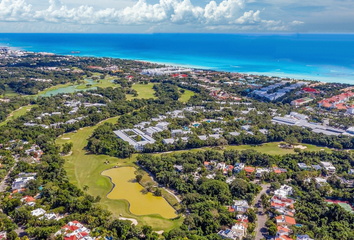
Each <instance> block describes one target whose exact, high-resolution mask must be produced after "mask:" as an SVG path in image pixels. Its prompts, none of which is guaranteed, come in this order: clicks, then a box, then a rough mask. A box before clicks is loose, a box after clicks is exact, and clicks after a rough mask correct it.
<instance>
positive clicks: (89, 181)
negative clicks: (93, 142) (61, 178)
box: [57, 117, 183, 231]
mask: <svg viewBox="0 0 354 240" xmlns="http://www.w3.org/2000/svg"><path fill="white" fill-rule="evenodd" d="M117 120H118V117H116V118H111V119H108V120H106V121H105V122H111V123H115V122H116V121H117ZM102 123H103V122H102ZM102 123H100V124H102ZM100 124H97V125H96V126H93V127H86V128H83V129H80V130H78V131H77V132H76V133H74V132H72V133H67V134H64V135H63V136H60V137H59V138H58V139H57V144H60V145H61V144H63V143H65V142H73V143H74V147H73V151H72V155H70V156H67V157H64V159H65V160H66V163H65V169H66V171H67V174H68V177H69V179H70V181H71V182H72V183H73V184H75V185H76V186H78V187H80V188H83V187H84V186H85V185H87V186H88V187H89V189H88V193H89V194H91V195H93V196H100V197H101V201H100V204H101V205H102V206H103V207H104V208H105V209H107V210H109V211H110V212H112V213H113V215H114V217H119V216H120V215H122V216H123V217H127V218H134V219H136V220H137V221H138V222H139V224H142V225H143V224H148V225H150V226H152V227H153V229H154V230H165V231H166V230H170V229H173V228H174V227H176V226H179V225H180V224H182V221H183V218H177V219H175V220H170V219H165V218H163V217H161V216H160V215H157V214H154V215H143V216H137V215H134V214H132V213H131V212H130V211H129V204H128V202H127V201H126V200H113V199H109V198H107V197H106V195H107V194H108V193H109V192H110V191H111V189H112V186H113V185H112V183H111V181H110V179H109V178H108V177H106V176H103V175H101V173H102V172H103V171H105V170H107V169H110V168H112V167H114V166H130V167H135V168H138V167H137V166H136V164H135V161H136V155H133V156H132V157H131V158H130V159H119V158H115V157H110V156H105V155H94V154H87V152H86V151H85V149H84V147H85V146H86V145H87V138H89V137H90V136H91V135H92V132H93V131H94V129H96V128H97V127H98V126H99V125H100ZM105 161H109V164H105V163H104V162H105ZM149 179H150V177H149V176H148V175H147V173H145V175H144V178H143V181H149Z"/></svg>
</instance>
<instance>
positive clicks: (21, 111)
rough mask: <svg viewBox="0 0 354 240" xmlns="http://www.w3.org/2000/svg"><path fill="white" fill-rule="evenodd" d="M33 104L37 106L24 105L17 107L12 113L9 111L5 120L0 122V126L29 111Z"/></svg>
mask: <svg viewBox="0 0 354 240" xmlns="http://www.w3.org/2000/svg"><path fill="white" fill-rule="evenodd" d="M35 106H37V105H28V106H24V107H20V108H19V109H16V110H15V111H13V112H12V113H10V114H9V116H7V118H6V120H5V121H3V122H1V123H0V126H3V125H5V124H6V123H7V122H8V121H10V120H14V119H16V118H18V117H20V116H22V115H25V114H26V112H28V111H30V110H31V109H32V108H33V107H35Z"/></svg>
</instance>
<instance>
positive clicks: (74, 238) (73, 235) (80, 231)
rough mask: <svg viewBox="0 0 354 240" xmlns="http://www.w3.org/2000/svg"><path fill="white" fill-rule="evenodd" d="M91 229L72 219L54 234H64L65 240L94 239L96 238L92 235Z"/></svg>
mask: <svg viewBox="0 0 354 240" xmlns="http://www.w3.org/2000/svg"><path fill="white" fill-rule="evenodd" d="M90 232H91V230H90V229H88V228H86V227H85V226H84V225H83V224H81V223H80V222H78V221H72V222H69V223H68V224H66V225H65V226H64V227H62V228H61V230H59V231H58V232H56V233H55V234H54V236H59V235H63V236H64V240H94V239H96V238H94V237H91V236H90Z"/></svg>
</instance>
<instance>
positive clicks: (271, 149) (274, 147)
mask: <svg viewBox="0 0 354 240" xmlns="http://www.w3.org/2000/svg"><path fill="white" fill-rule="evenodd" d="M279 143H280V142H271V143H264V144H262V145H254V146H253V145H240V146H226V147H225V149H227V150H231V149H233V150H240V151H241V150H248V149H253V150H256V151H259V152H261V153H266V154H269V155H285V154H289V153H295V151H294V149H284V148H280V147H278V145H279ZM301 145H302V146H306V147H307V148H306V149H304V150H303V151H321V149H324V151H329V152H330V151H331V150H330V149H328V148H326V147H318V146H315V145H311V144H301Z"/></svg>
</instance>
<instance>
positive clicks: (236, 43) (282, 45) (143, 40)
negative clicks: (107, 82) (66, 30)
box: [0, 33, 354, 84]
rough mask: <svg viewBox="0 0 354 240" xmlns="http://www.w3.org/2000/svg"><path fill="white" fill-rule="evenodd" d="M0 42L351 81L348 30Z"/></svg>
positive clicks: (353, 42) (353, 67)
mask: <svg viewBox="0 0 354 240" xmlns="http://www.w3.org/2000/svg"><path fill="white" fill-rule="evenodd" d="M0 45H2V46H11V47H17V48H21V49H24V50H28V51H35V52H52V53H57V54H64V55H79V56H96V57H114V58H125V59H136V60H144V61H151V62H157V63H166V64H171V65H179V66H191V67H197V68H203V69H212V70H220V71H229V72H242V73H254V74H262V75H269V76H279V77H293V78H298V79H308V80H320V81H327V82H341V83H352V84H354V34H278V35H276V34H27V33H26V34H8V33H1V34H0ZM72 51H80V53H78V54H72Z"/></svg>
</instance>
